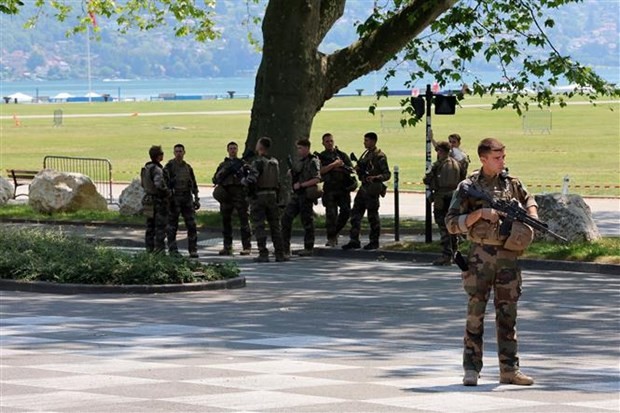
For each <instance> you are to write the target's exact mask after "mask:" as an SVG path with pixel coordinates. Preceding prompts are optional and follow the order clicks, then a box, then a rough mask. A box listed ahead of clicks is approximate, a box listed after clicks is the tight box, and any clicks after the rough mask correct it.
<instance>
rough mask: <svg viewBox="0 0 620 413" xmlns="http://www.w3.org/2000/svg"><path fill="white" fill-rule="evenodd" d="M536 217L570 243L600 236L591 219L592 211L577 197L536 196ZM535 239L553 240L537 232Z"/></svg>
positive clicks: (557, 195) (571, 195)
mask: <svg viewBox="0 0 620 413" xmlns="http://www.w3.org/2000/svg"><path fill="white" fill-rule="evenodd" d="M536 202H537V203H538V216H539V218H540V220H541V221H543V222H546V223H547V224H548V225H549V229H550V230H552V231H553V232H555V233H557V234H560V235H562V236H563V237H564V238H566V239H568V240H569V241H570V242H574V241H594V240H597V239H600V238H601V234H600V232H599V230H598V227H597V226H596V223H595V222H594V220H593V219H592V211H591V210H590V207H589V206H588V204H586V203H585V201H584V200H583V198H582V197H581V196H579V195H575V194H570V195H562V194H544V195H536ZM536 238H537V239H542V240H545V241H552V240H555V238H553V237H551V236H550V235H548V234H543V233H541V232H538V233H537V234H536Z"/></svg>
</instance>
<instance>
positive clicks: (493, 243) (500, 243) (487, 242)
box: [469, 238, 505, 247]
mask: <svg viewBox="0 0 620 413" xmlns="http://www.w3.org/2000/svg"><path fill="white" fill-rule="evenodd" d="M469 240H470V241H471V242H473V243H474V244H478V245H482V246H484V245H490V246H493V247H503V246H504V242H505V241H502V240H496V239H477V240H475V241H474V240H473V239H471V238H469Z"/></svg>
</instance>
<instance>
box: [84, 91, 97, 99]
mask: <svg viewBox="0 0 620 413" xmlns="http://www.w3.org/2000/svg"><path fill="white" fill-rule="evenodd" d="M84 96H86V97H87V98H99V97H101V95H100V94H99V93H97V92H88V93H87V94H85V95H84Z"/></svg>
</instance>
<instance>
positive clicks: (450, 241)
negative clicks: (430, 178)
mask: <svg viewBox="0 0 620 413" xmlns="http://www.w3.org/2000/svg"><path fill="white" fill-rule="evenodd" d="M451 201H452V192H449V193H436V194H434V197H433V216H434V217H435V223H436V224H437V227H438V228H439V237H440V243H441V252H442V254H443V255H445V256H448V257H452V256H453V255H454V253H455V252H456V250H458V247H459V246H458V237H457V236H456V235H450V233H449V232H448V227H447V226H446V215H447V214H448V209H449V208H450V202H451Z"/></svg>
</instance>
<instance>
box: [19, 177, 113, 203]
mask: <svg viewBox="0 0 620 413" xmlns="http://www.w3.org/2000/svg"><path fill="white" fill-rule="evenodd" d="M28 198H29V200H28V203H29V204H30V206H31V207H32V209H34V210H35V211H38V212H43V213H46V214H51V213H54V212H75V211H78V210H81V209H87V210H97V211H106V210H107V209H108V205H107V203H106V200H105V198H104V197H103V196H102V195H101V194H100V193H99V192H97V188H96V187H95V184H93V181H91V180H90V178H89V177H88V176H86V175H82V174H79V173H73V172H71V173H69V172H57V171H54V170H53V169H44V170H42V171H41V172H39V173H38V174H37V176H35V177H34V179H33V180H32V182H31V183H30V190H29V193H28Z"/></svg>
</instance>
